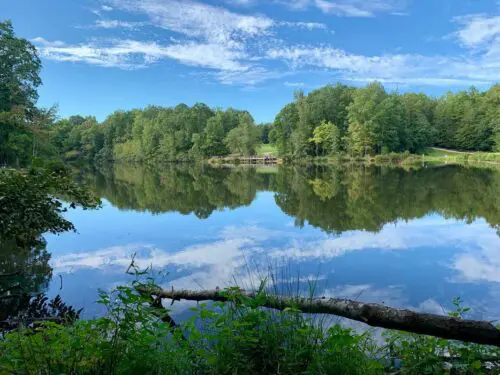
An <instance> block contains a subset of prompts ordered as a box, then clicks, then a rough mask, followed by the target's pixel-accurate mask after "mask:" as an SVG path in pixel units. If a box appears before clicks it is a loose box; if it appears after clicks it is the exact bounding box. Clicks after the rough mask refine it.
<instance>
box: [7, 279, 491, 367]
mask: <svg viewBox="0 0 500 375" xmlns="http://www.w3.org/2000/svg"><path fill="white" fill-rule="evenodd" d="M138 285H143V284H140V283H139V282H137V281H136V282H135V283H134V284H133V286H132V287H118V288H117V289H116V290H114V291H113V292H111V293H109V294H108V293H104V292H101V296H100V299H99V301H98V302H99V303H100V304H103V305H105V306H106V308H107V311H108V312H107V314H106V315H105V316H103V317H101V318H98V319H95V320H80V321H76V322H69V321H68V322H60V323H54V322H52V321H45V322H43V321H42V322H38V323H33V324H31V325H28V326H27V327H24V328H19V329H18V330H16V331H13V332H10V333H6V334H5V335H4V337H3V339H1V340H0V373H2V374H12V373H16V374H55V373H57V374H63V373H64V374H139V373H141V374H382V373H387V372H394V371H398V373H401V374H419V375H421V374H441V373H455V374H461V373H463V374H485V373H498V371H497V368H496V366H495V363H496V362H497V361H498V358H500V353H499V350H498V348H491V347H485V346H480V345H473V344H464V343H458V342H452V341H447V340H442V339H436V338H431V337H424V336H417V335H412V334H405V333H401V332H386V333H384V335H383V336H384V339H385V341H383V342H382V341H379V340H378V339H376V337H375V336H374V335H373V333H370V332H365V333H363V334H357V333H355V331H353V330H350V329H346V328H342V327H341V326H340V325H327V324H326V323H324V321H322V320H313V319H311V318H308V317H305V316H304V315H302V314H301V312H300V311H298V310H296V309H294V308H289V309H286V310H285V311H283V312H278V311H271V310H267V309H263V308H261V304H262V300H263V299H264V297H265V292H264V284H263V285H262V286H261V288H260V292H259V293H258V295H257V297H256V298H254V299H250V298H247V297H244V296H243V295H242V294H241V293H240V292H239V289H238V288H230V289H227V290H225V291H224V292H223V293H224V294H226V295H227V296H228V297H229V299H230V302H229V303H227V304H221V303H213V304H210V305H207V304H200V305H198V306H196V307H194V308H192V309H191V318H189V319H187V320H185V321H183V322H182V323H181V324H175V322H174V321H173V320H172V319H171V318H170V317H169V315H168V311H167V310H166V309H165V308H163V307H162V306H161V305H159V304H157V303H153V304H152V303H151V299H150V298H148V297H146V296H143V295H141V294H139V293H137V292H136V291H135V288H134V287H136V286H138ZM456 305H457V310H456V312H454V313H453V315H454V316H457V317H460V316H461V315H463V314H464V313H466V312H467V309H466V308H463V307H461V306H460V301H459V300H457V301H456Z"/></svg>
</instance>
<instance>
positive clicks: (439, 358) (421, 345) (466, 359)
mask: <svg viewBox="0 0 500 375" xmlns="http://www.w3.org/2000/svg"><path fill="white" fill-rule="evenodd" d="M453 305H454V308H455V309H454V310H453V311H451V312H450V313H449V314H448V315H449V316H452V317H455V318H459V319H461V318H466V314H467V313H468V312H469V311H470V308H468V307H463V305H462V300H461V299H460V298H459V297H456V298H454V299H453ZM384 336H385V338H386V340H387V346H388V350H389V353H390V356H391V357H392V358H398V359H399V360H400V361H401V363H402V365H403V368H402V370H401V372H402V373H403V374H415V375H421V374H422V375H425V374H497V373H498V369H497V368H495V366H489V367H488V366H487V363H488V362H489V363H490V364H491V362H492V359H496V358H500V350H499V348H496V347H489V346H484V345H478V344H471V343H463V342H459V341H451V340H444V339H440V338H436V337H429V336H422V335H416V334H412V333H405V332H399V331H386V332H385V333H384Z"/></svg>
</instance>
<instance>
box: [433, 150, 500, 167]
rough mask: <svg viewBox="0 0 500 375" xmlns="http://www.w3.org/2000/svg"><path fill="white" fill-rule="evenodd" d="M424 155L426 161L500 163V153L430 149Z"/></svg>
mask: <svg viewBox="0 0 500 375" xmlns="http://www.w3.org/2000/svg"><path fill="white" fill-rule="evenodd" d="M424 154H425V159H426V160H438V161H443V160H445V161H446V160H450V161H459V162H464V161H471V162H494V163H500V153H498V152H467V151H456V150H446V149H442V148H435V147H429V148H427V149H426V150H425V152H424Z"/></svg>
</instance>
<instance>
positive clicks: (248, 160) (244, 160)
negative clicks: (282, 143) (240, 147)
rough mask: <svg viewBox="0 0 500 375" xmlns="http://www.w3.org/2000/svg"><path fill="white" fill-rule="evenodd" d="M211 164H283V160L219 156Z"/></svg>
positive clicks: (267, 157) (268, 157)
mask: <svg viewBox="0 0 500 375" xmlns="http://www.w3.org/2000/svg"><path fill="white" fill-rule="evenodd" d="M209 161H210V162H211V163H237V164H264V165H266V164H281V163H282V162H283V160H282V159H281V158H277V157H275V156H218V157H213V158H211V159H210V160H209Z"/></svg>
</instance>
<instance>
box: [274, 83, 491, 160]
mask: <svg viewBox="0 0 500 375" xmlns="http://www.w3.org/2000/svg"><path fill="white" fill-rule="evenodd" d="M499 111H500V85H495V86H493V87H491V88H490V89H489V90H488V91H485V92H480V91H478V90H477V89H475V88H471V89H469V90H467V91H460V92H458V93H451V92H449V93H447V94H446V95H444V96H442V97H440V98H432V97H429V96H427V95H425V94H422V93H404V94H401V93H399V92H397V91H396V92H391V93H388V92H387V91H386V90H385V88H384V86H383V85H382V84H380V83H378V82H373V83H370V84H368V85H367V86H366V87H362V88H355V87H352V86H347V85H343V84H337V85H328V86H325V87H323V88H320V89H318V90H315V91H313V92H311V93H310V94H309V95H304V93H303V92H301V91H299V92H297V93H296V94H295V100H294V101H293V102H292V103H290V104H288V105H286V106H285V107H284V108H283V109H282V110H281V111H280V112H279V113H278V115H277V116H276V119H275V121H274V124H273V127H272V130H271V132H270V134H269V138H270V139H271V141H272V142H274V143H275V144H276V146H277V148H278V151H279V153H280V154H281V155H289V156H295V157H303V156H308V155H310V156H324V155H334V154H338V153H346V154H348V155H351V156H364V155H374V154H384V153H388V152H404V151H409V152H411V153H417V152H421V151H423V150H424V149H425V148H426V147H429V146H441V147H446V148H452V149H458V150H468V151H493V150H500V120H499V116H498V115H499V114H500V112H499Z"/></svg>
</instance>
